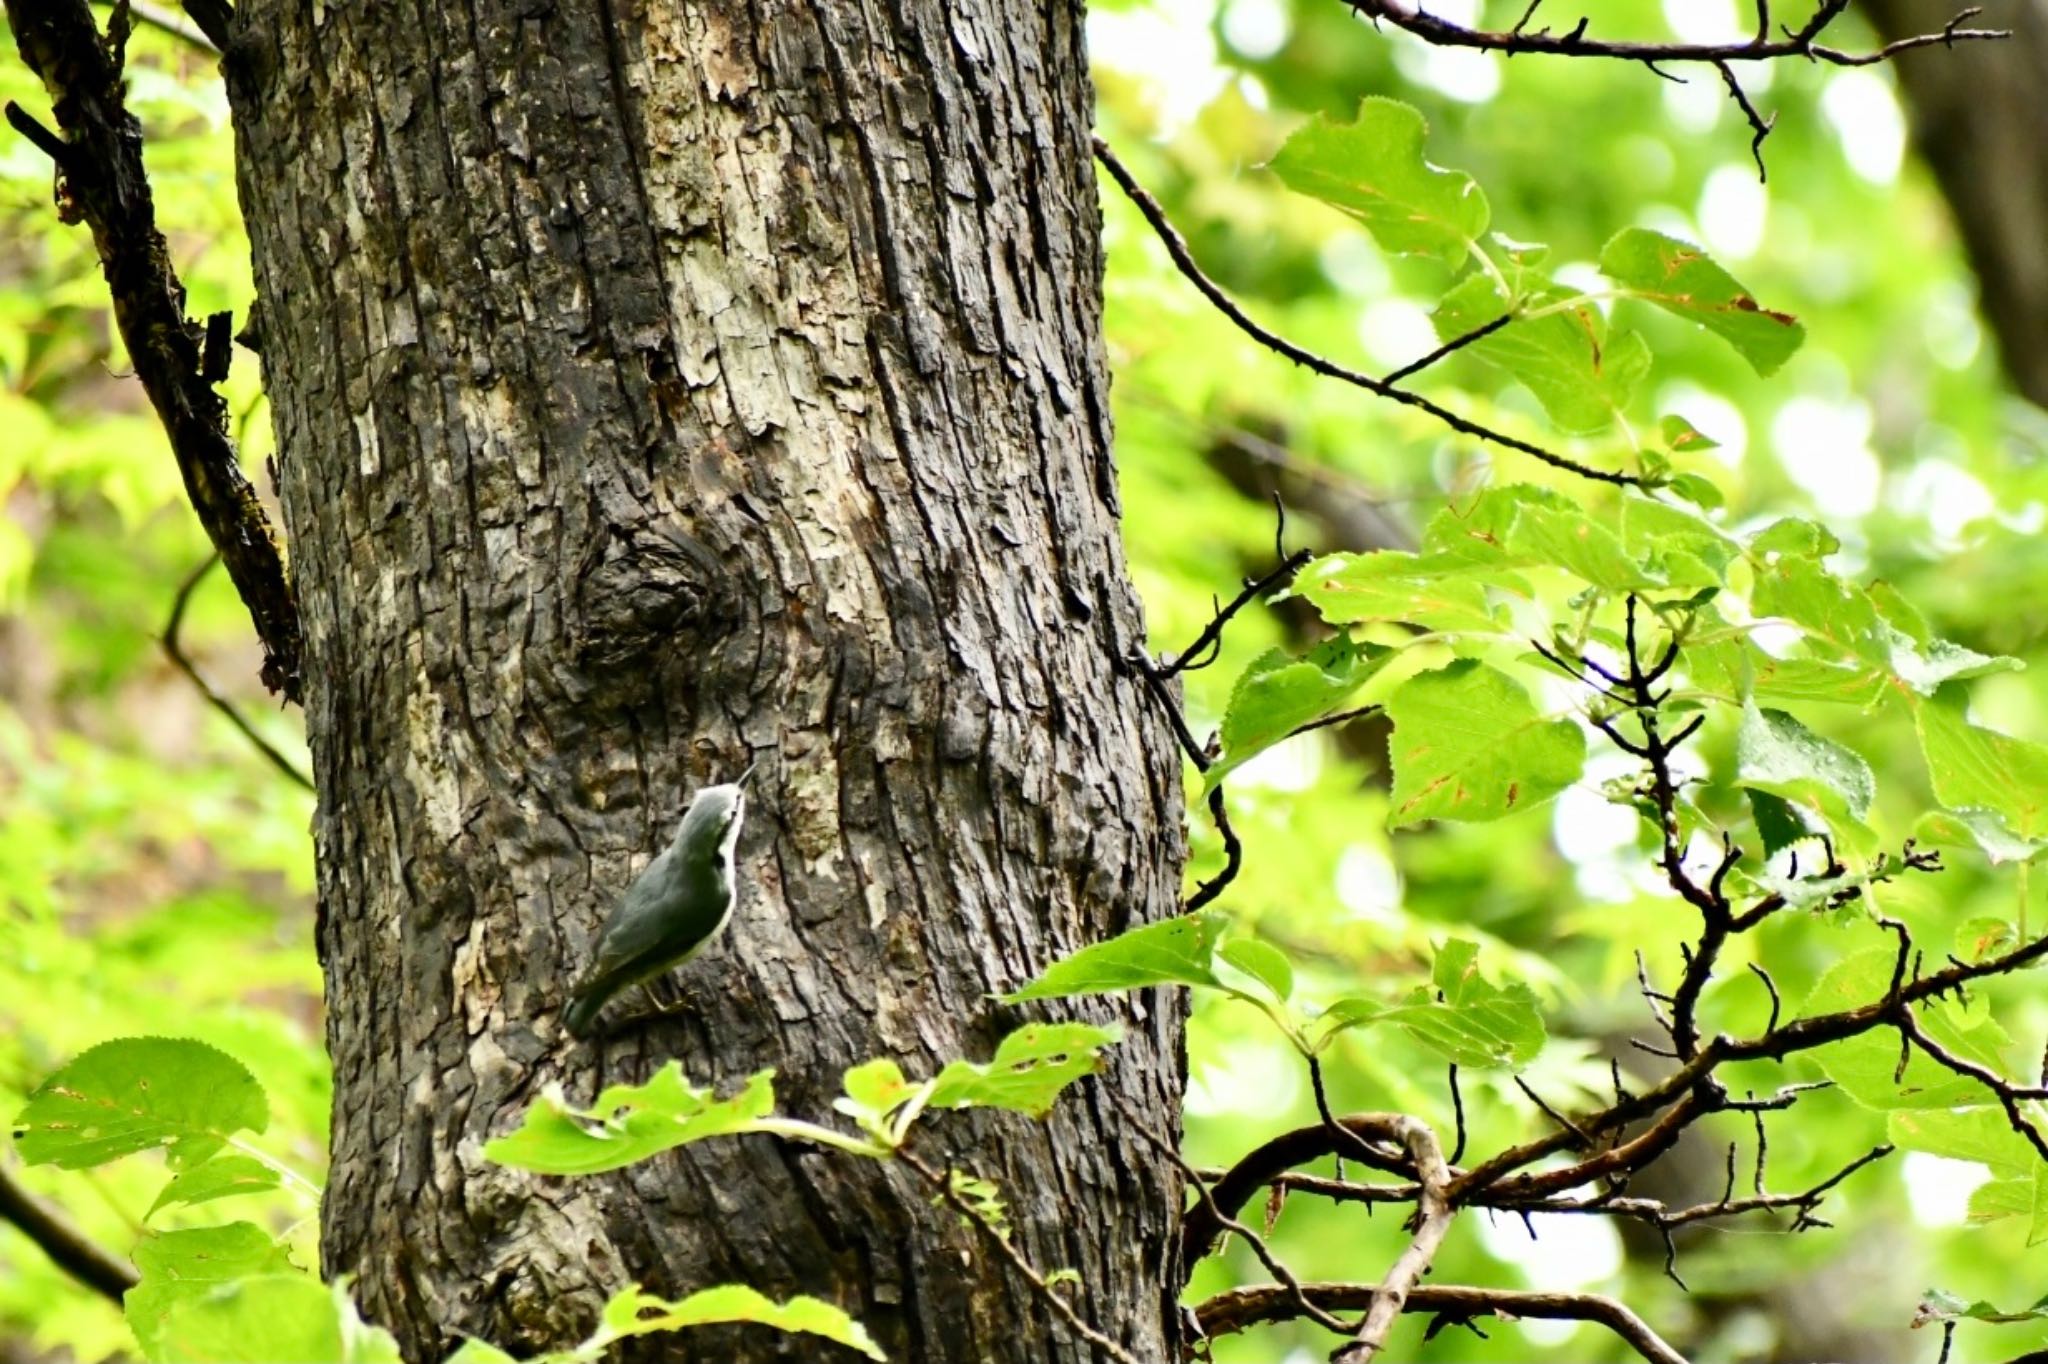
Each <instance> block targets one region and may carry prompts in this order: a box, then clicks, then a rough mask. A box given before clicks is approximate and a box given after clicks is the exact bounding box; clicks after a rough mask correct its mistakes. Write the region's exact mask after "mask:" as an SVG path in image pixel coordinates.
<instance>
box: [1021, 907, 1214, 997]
mask: <svg viewBox="0 0 2048 1364" xmlns="http://www.w3.org/2000/svg"><path fill="white" fill-rule="evenodd" d="M1228 922H1229V921H1228V920H1226V919H1225V918H1224V917H1223V916H1222V915H1220V914H1184V915H1182V916H1181V917H1180V918H1178V919H1167V920H1164V921H1162V922H1160V923H1156V924H1145V925H1143V926H1142V927H1139V928H1133V929H1131V930H1129V931H1128V932H1124V933H1119V934H1118V935H1117V936H1116V937H1114V938H1110V939H1108V940H1107V941H1105V942H1099V943H1091V944H1090V945H1088V946H1087V947H1084V948H1082V949H1081V950H1080V951H1078V952H1074V953H1072V954H1070V955H1068V956H1065V957H1062V958H1061V959H1060V960H1058V961H1056V962H1054V963H1053V964H1052V965H1051V966H1048V967H1047V968H1046V969H1045V970H1044V971H1043V972H1042V973H1040V975H1039V976H1038V978H1037V979H1036V980H1034V981H1032V982H1031V983H1030V984H1029V985H1026V986H1025V987H1024V988H1023V989H1021V990H1016V991H1013V992H1011V993H1010V994H1007V995H1003V996H1002V997H1001V998H1002V1001H1003V1003H1005V1004H1017V1003H1020V1002H1022V1001H1024V1000H1027V999H1058V998H1060V997H1061V996H1064V995H1102V994H1112V993H1114V992H1116V991H1118V990H1136V989H1142V988H1143V987H1145V986H1148V985H1212V986H1213V985H1215V984H1216V983H1217V981H1216V972H1215V970H1214V967H1213V962H1214V960H1215V955H1216V942H1217V940H1218V939H1219V938H1221V937H1222V936H1223V929H1224V927H1225V925H1226V924H1227V923H1228Z"/></svg>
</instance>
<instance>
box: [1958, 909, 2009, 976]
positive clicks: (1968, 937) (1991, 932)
mask: <svg viewBox="0 0 2048 1364" xmlns="http://www.w3.org/2000/svg"><path fill="white" fill-rule="evenodd" d="M2019 945H2020V935H2019V933H2018V932H2017V931H2016V930H2015V929H2014V928H2013V926H2012V925H2011V924H2010V923H2007V922H2006V921H2005V920H2004V919H1995V918H1992V917H1990V916H1988V915H1985V916H1980V917H1978V918H1975V919H1965V920H1964V921H1963V922H1962V923H1960V924H1958V925H1956V935H1955V954H1956V956H1958V957H1960V958H1961V959H1962V960H1964V961H1966V962H1970V963H1972V964H1973V965H1974V964H1975V963H1977V962H1980V961H1990V960H1991V959H1992V958H1993V957H2002V956H2004V955H2005V954H2006V953H2008V952H2011V951H2013V950H2014V949H2016V948H2017V947H2018V946H2019Z"/></svg>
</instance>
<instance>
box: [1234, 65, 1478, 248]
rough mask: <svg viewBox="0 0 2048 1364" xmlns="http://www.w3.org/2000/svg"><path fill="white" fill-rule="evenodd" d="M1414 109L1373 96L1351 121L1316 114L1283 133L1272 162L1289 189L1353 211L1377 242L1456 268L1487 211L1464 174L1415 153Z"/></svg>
mask: <svg viewBox="0 0 2048 1364" xmlns="http://www.w3.org/2000/svg"><path fill="white" fill-rule="evenodd" d="M1427 131H1428V125H1427V124H1426V123H1424V121H1423V118H1422V115H1421V113H1420V112H1418V111H1417V110H1415V109H1414V108H1412V107H1410V106H1408V105H1406V104H1402V103H1400V102H1398V101H1396V100H1391V99H1382V98H1379V97H1377V96H1374V97H1371V98H1368V99H1367V100H1365V102H1364V103H1363V104H1361V105H1360V106H1359V110H1358V119H1357V121H1356V122H1353V123H1345V124H1340V123H1333V122H1331V121H1330V120H1328V119H1326V118H1322V117H1317V118H1316V119H1314V120H1313V121H1311V122H1309V123H1308V124H1306V125H1304V126H1303V127H1302V128H1301V129H1299V130H1298V131H1297V132H1296V133H1295V134H1294V136H1292V137H1290V138H1288V139H1287V142H1286V144H1285V145H1284V146H1282V147H1281V148H1280V152H1279V154H1278V155H1277V156H1275V157H1274V158H1273V162H1272V169H1273V171H1274V173H1275V174H1277V175H1278V176H1279V177H1280V179H1281V181H1282V182H1283V183H1284V184H1285V185H1286V186H1287V187H1288V188H1289V189H1291V190H1294V191H1295V192H1296V193H1299V194H1306V195H1309V196H1310V197H1312V198H1316V199H1320V200H1322V201H1323V202H1324V203H1326V204H1329V205H1331V206H1333V207H1335V208H1338V209H1341V210H1343V211H1344V212H1345V213H1348V214H1350V215H1351V216H1352V217H1353V218H1356V219H1357V220H1358V221H1359V222H1360V223H1362V224H1363V225H1364V226H1365V229H1366V231H1368V232H1370V233H1371V234H1372V236H1373V240H1374V241H1377V242H1378V243H1379V244H1380V246H1381V248H1382V249H1384V250H1387V251H1391V252H1393V253H1395V254H1397V255H1420V256H1434V257H1435V258H1436V259H1438V260H1440V261H1443V262H1444V263H1445V264H1446V265H1448V266H1450V267H1452V268H1453V269H1456V268H1457V267H1458V266H1460V265H1462V264H1463V263H1464V262H1465V260H1466V258H1467V257H1468V255H1469V254H1470V253H1471V250H1472V247H1473V244H1474V243H1476V242H1477V241H1478V240H1479V239H1480V237H1481V236H1483V235H1484V234H1485V232H1486V225H1487V222H1488V220H1489V218H1490V217H1491V214H1490V212H1489V210H1488V208H1487V205H1486V196H1485V194H1483V193H1481V192H1480V189H1479V186H1478V185H1477V184H1475V183H1474V182H1473V180H1472V177H1471V176H1469V175H1466V174H1463V173H1462V172H1459V171H1448V170H1443V169H1440V168H1438V167H1436V166H1432V165H1430V164H1429V162H1427V161H1426V160H1424V159H1423V156H1422V139H1423V135H1424V134H1425V133H1426V132H1427Z"/></svg>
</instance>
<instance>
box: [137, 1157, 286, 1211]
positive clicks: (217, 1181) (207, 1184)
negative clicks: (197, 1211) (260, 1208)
mask: <svg viewBox="0 0 2048 1364" xmlns="http://www.w3.org/2000/svg"><path fill="white" fill-rule="evenodd" d="M277 1186H278V1174H277V1171H275V1170H273V1169H271V1168H270V1166H268V1165H265V1164H264V1163H263V1162H262V1161H260V1160H257V1159H256V1158H255V1157H254V1156H243V1155H236V1154H233V1153H232V1152H230V1153H225V1154H222V1155H217V1156H215V1157H214V1158H213V1159H211V1160H208V1161H203V1162H201V1163H200V1164H198V1165H195V1166H192V1167H191V1168H190V1169H187V1170H185V1171H183V1172H182V1173H179V1174H175V1175H172V1176H171V1179H170V1182H169V1183H168V1184H165V1185H164V1188H163V1192H162V1193H160V1194H158V1195H157V1196H156V1201H155V1202H154V1203H151V1204H150V1205H149V1211H148V1212H146V1213H144V1214H143V1217H144V1218H145V1219H147V1218H151V1217H154V1216H156V1214H157V1213H158V1212H159V1211H161V1210H162V1209H164V1208H169V1207H175V1206H178V1205H179V1204H184V1205H186V1206H196V1205H198V1204H200V1203H211V1202H213V1201H214V1200H215V1199H218V1198H234V1197H236V1196H238V1195H241V1194H252V1193H264V1192H267V1191H268V1190H271V1189H274V1188H276V1187H277Z"/></svg>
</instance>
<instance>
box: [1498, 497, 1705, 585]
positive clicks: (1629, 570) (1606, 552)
mask: <svg viewBox="0 0 2048 1364" xmlns="http://www.w3.org/2000/svg"><path fill="white" fill-rule="evenodd" d="M1559 501H1563V499H1559ZM1504 543H1505V545H1506V548H1507V552H1508V554H1509V555H1510V557H1512V558H1513V559H1514V560H1515V561H1516V562H1518V563H1524V564H1532V565H1533V564H1549V565H1554V566H1556V567H1558V568H1561V569H1564V570H1565V571H1566V572H1567V573H1570V574H1572V575H1573V576H1574V577H1576V578H1578V579H1579V580H1580V581H1581V582H1585V583H1589V584H1591V585H1592V586H1594V587H1600V588H1605V589H1606V590H1608V591H1610V592H1633V591H1638V590H1641V589H1644V588H1652V587H1663V586H1665V585H1666V583H1665V580H1664V576H1663V575H1662V574H1661V573H1658V572H1655V571H1654V570H1652V569H1650V568H1649V567H1648V566H1647V565H1645V564H1644V563H1642V562H1640V561H1639V560H1637V559H1636V558H1635V556H1633V555H1631V554H1630V553H1629V552H1628V550H1627V549H1626V548H1625V547H1624V546H1623V545H1622V542H1621V540H1620V538H1619V537H1617V536H1616V535H1615V533H1614V532H1613V531H1611V530H1609V529H1607V527H1606V526H1604V525H1601V524H1600V523H1599V522H1597V521H1595V520H1594V519H1593V518H1592V517H1590V516H1587V515H1586V514H1585V513H1584V512H1583V511H1580V510H1579V509H1578V508H1577V507H1575V506H1572V505H1571V504H1570V503H1568V502H1566V503H1565V505H1563V506H1558V505H1555V504H1551V503H1548V502H1541V503H1539V502H1525V503H1524V504H1523V505H1522V506H1521V507H1520V509H1519V510H1517V512H1516V513H1515V519H1514V521H1513V523H1512V524H1511V525H1510V526H1509V527H1508V531H1507V535H1506V538H1505V541H1504Z"/></svg>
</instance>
